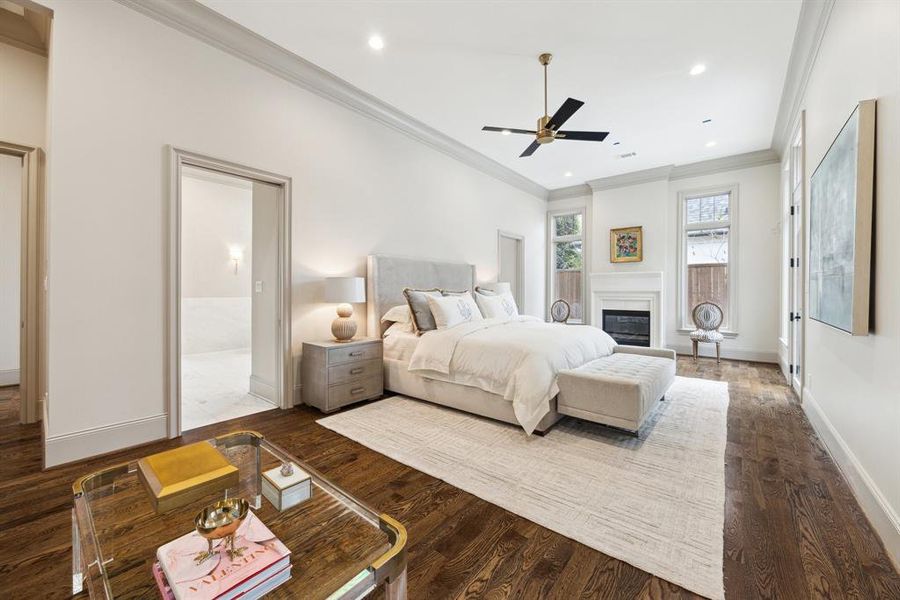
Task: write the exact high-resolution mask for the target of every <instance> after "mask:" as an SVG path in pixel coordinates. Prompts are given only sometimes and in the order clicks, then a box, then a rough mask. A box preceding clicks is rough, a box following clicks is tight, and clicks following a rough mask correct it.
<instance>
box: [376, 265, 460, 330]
mask: <svg viewBox="0 0 900 600" xmlns="http://www.w3.org/2000/svg"><path fill="white" fill-rule="evenodd" d="M366 271H367V272H366V301H367V302H368V329H367V331H368V335H370V336H380V335H381V334H382V333H384V331H383V330H382V328H381V317H382V316H383V315H384V313H386V312H387V311H388V309H390V308H391V307H393V306H397V305H398V304H406V298H404V297H403V288H408V287H411V288H426V289H427V288H442V289H447V290H471V289H474V287H475V265H467V264H465V263H451V262H440V261H433V260H422V259H419V258H405V257H402V256H388V255H385V254H372V255H369V259H368V263H367V268H366Z"/></svg>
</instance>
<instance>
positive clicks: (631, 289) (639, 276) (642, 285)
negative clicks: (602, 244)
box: [591, 271, 666, 348]
mask: <svg viewBox="0 0 900 600" xmlns="http://www.w3.org/2000/svg"><path fill="white" fill-rule="evenodd" d="M663 306H664V305H663V273H662V271H635V272H618V273H591V311H592V312H591V319H592V320H591V322H592V323H594V325H596V326H598V327H599V326H600V325H601V324H602V323H603V309H606V310H646V311H649V312H650V346H651V347H653V348H662V347H664V346H665V344H666V340H665V327H664V323H663V313H664V311H663Z"/></svg>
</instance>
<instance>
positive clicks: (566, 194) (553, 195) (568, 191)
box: [547, 183, 592, 202]
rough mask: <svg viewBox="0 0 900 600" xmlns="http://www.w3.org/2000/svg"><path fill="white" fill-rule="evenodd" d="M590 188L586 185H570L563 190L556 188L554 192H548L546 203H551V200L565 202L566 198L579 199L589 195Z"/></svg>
mask: <svg viewBox="0 0 900 600" xmlns="http://www.w3.org/2000/svg"><path fill="white" fill-rule="evenodd" d="M591 192H592V190H591V186H589V185H588V184H586V183H581V184H578V185H570V186H569V187H564V188H556V189H555V190H550V194H549V195H548V196H547V201H548V202H552V201H553V200H566V199H568V198H581V197H583V196H590V195H591Z"/></svg>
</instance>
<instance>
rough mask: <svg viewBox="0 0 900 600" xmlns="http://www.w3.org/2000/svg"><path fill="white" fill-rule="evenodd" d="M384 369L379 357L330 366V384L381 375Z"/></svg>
mask: <svg viewBox="0 0 900 600" xmlns="http://www.w3.org/2000/svg"><path fill="white" fill-rule="evenodd" d="M383 369H384V366H383V365H382V362H381V361H380V360H377V359H373V360H366V361H360V362H349V363H344V364H342V365H335V366H333V367H328V385H338V384H341V383H347V382H349V381H360V380H362V379H367V378H369V377H381V374H382V370H383Z"/></svg>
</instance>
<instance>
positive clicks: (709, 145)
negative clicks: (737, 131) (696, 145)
mask: <svg viewBox="0 0 900 600" xmlns="http://www.w3.org/2000/svg"><path fill="white" fill-rule="evenodd" d="M715 145H716V142H715V141H709V142H706V147H707V148H712V147H713V146H715Z"/></svg>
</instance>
